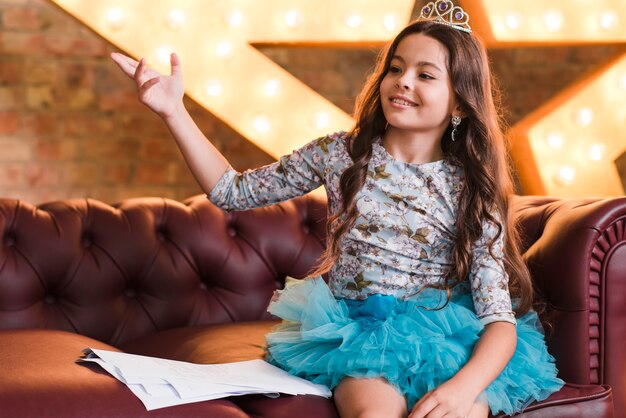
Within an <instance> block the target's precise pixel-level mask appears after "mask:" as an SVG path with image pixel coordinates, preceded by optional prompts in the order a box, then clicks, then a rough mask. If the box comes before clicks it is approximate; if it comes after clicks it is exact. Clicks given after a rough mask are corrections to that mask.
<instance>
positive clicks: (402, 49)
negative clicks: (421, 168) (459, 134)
mask: <svg viewBox="0 0 626 418" xmlns="http://www.w3.org/2000/svg"><path fill="white" fill-rule="evenodd" d="M447 64H448V51H447V49H446V47H445V46H443V44H441V43H440V42H439V41H437V40H435V39H434V38H431V37H429V36H426V35H423V34H421V33H416V34H411V35H408V36H406V37H405V38H404V39H402V40H401V41H400V43H399V44H398V47H397V49H396V51H395V54H394V55H393V57H392V59H391V65H390V67H389V71H388V72H387V74H386V75H385V76H384V78H383V80H382V82H381V84H380V100H381V104H382V109H383V113H384V115H385V118H386V119H387V122H388V123H389V126H388V128H387V129H388V130H401V131H405V132H406V133H416V134H422V135H423V134H427V135H429V136H430V135H433V136H435V138H437V139H439V138H441V136H442V135H443V133H444V131H445V130H446V128H447V127H448V125H449V124H450V116H451V115H452V114H453V112H454V111H455V109H456V107H457V104H456V98H455V95H454V92H453V90H452V83H451V81H450V75H449V74H448V65H447ZM458 113H459V112H456V113H455V114H458Z"/></svg>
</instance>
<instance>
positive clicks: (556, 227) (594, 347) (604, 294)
mask: <svg viewBox="0 0 626 418" xmlns="http://www.w3.org/2000/svg"><path fill="white" fill-rule="evenodd" d="M511 209H512V210H513V216H515V218H516V219H517V220H518V221H519V223H520V227H521V232H522V234H521V235H522V251H523V252H524V257H525V260H526V261H527V263H528V266H529V268H530V271H531V274H532V276H533V280H534V282H535V286H536V290H537V293H538V296H539V300H543V301H544V302H545V307H546V314H547V315H546V317H547V318H548V320H549V321H550V324H551V326H550V327H549V328H548V329H547V330H546V334H547V339H548V347H549V350H550V352H551V353H552V354H553V355H554V356H555V357H556V359H557V366H558V368H559V371H560V375H561V377H562V378H563V379H565V380H566V381H568V382H572V383H579V384H609V385H611V386H612V387H613V389H614V390H615V393H616V406H619V405H620V403H621V401H622V400H621V399H620V398H623V394H624V393H625V391H626V382H625V380H626V359H625V358H624V356H623V355H622V354H621V353H622V350H623V345H624V342H626V304H625V303H624V295H626V198H623V197H620V198H612V199H601V198H590V199H556V198H550V197H539V196H516V197H515V198H513V200H512V204H511Z"/></svg>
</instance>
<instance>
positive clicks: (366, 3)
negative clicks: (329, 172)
mask: <svg viewBox="0 0 626 418" xmlns="http://www.w3.org/2000/svg"><path fill="white" fill-rule="evenodd" d="M52 1H53V2H54V3H56V4H58V5H59V6H61V7H62V8H64V9H65V10H67V11H68V12H69V13H71V14H72V15H74V16H75V17H77V18H78V19H79V20H81V21H83V22H84V23H85V24H86V25H88V26H90V27H91V28H92V29H94V30H95V31H96V32H98V33H99V34H100V35H101V36H103V37H104V38H106V39H107V40H109V41H110V42H111V43H113V44H115V45H117V46H118V47H119V48H121V49H123V50H125V51H127V52H128V53H129V54H131V55H133V56H135V57H146V58H147V59H148V62H149V63H150V64H151V65H153V66H154V67H155V68H157V69H158V70H159V71H162V72H167V71H169V53H170V52H172V51H176V52H177V53H178V54H179V56H180V57H181V59H182V61H183V65H184V68H185V84H186V93H187V94H188V95H189V96H190V97H191V98H193V99H194V100H195V101H197V102H198V103H200V104H201V105H202V106H204V107H205V108H206V109H207V110H209V111H210V112H211V113H213V114H214V115H216V116H217V117H218V118H220V119H222V120H223V121H224V122H226V123H227V124H229V125H230V126H231V127H233V128H234V129H235V130H237V131H238V132H239V133H240V134H241V135H243V136H244V137H246V138H248V139H249V140H250V141H252V142H253V143H255V144H256V145H257V146H258V147H260V148H261V149H263V150H264V151H266V152H267V153H268V154H270V155H272V156H274V157H279V156H281V155H283V154H286V153H289V152H291V151H292V150H293V149H295V148H297V147H299V146H301V145H302V144H304V143H305V142H306V141H308V140H310V139H311V138H315V137H317V136H320V135H323V134H325V133H328V132H332V131H336V130H341V129H349V128H350V127H351V126H352V124H353V121H352V119H351V118H350V116H349V115H347V114H346V113H345V112H343V111H342V110H341V109H339V108H337V107H336V106H334V105H333V104H331V103H330V102H328V101H327V100H326V99H324V98H323V97H321V96H320V95H319V94H317V93H316V92H315V91H313V90H312V89H310V88H309V87H307V86H306V85H304V84H303V83H302V82H300V81H299V80H298V79H296V78H295V77H293V76H292V75H291V74H289V73H288V72H287V71H285V70H284V69H282V68H281V67H280V66H278V65H277V64H276V63H274V62H273V61H271V60H270V59H269V58H267V57H266V56H265V55H263V54H262V53H260V52H259V51H258V50H257V49H255V48H254V46H253V45H254V44H320V45H329V44H331V45H354V46H363V45H366V44H367V45H374V44H375V45H378V44H381V43H383V42H386V41H387V40H389V39H390V38H391V37H392V36H393V35H394V34H395V33H396V32H397V31H398V30H399V29H400V28H401V27H402V26H404V25H405V24H406V23H407V22H408V21H409V19H410V16H411V12H412V10H413V6H414V0H386V1H380V0H316V1H313V0H265V1H251V0H185V1H174V0H125V1H123V0H90V1H86V0H52ZM591 3H593V7H591V8H590V4H591ZM461 4H462V6H463V7H464V8H465V10H466V11H467V12H468V13H469V14H470V16H471V22H470V23H471V25H472V27H473V29H474V30H475V31H476V32H477V33H479V34H480V35H481V36H482V37H483V38H484V39H485V41H486V43H487V45H488V46H489V47H503V46H516V45H559V44H572V43H624V42H626V0H597V1H596V0H594V1H593V2H590V1H589V0H552V1H551V2H549V4H547V3H546V2H545V1H543V0H525V1H524V2H520V1H519V0H476V1H474V0H465V1H461ZM530 87H531V86H529V88H530ZM625 97H626V55H625V56H622V57H616V58H615V59H614V60H613V61H612V62H611V63H609V64H607V65H606V66H604V67H602V68H601V69H599V70H598V71H596V72H595V73H594V74H591V75H590V76H588V77H586V78H585V79H584V80H581V81H580V82H579V83H576V84H575V85H574V86H571V87H570V88H568V89H566V90H565V91H564V92H563V93H562V94H560V95H559V96H558V97H556V98H555V99H554V100H552V101H550V102H549V103H546V104H545V105H544V106H542V107H541V108H540V109H537V111H535V112H533V113H532V114H531V115H529V116H528V117H527V118H525V119H524V120H523V121H521V122H520V123H519V124H517V125H516V126H515V127H514V128H513V129H512V139H513V152H514V158H515V159H516V161H518V170H519V172H520V180H521V182H522V186H523V188H524V192H525V193H537V194H551V195H556V196H584V195H590V194H593V195H602V196H610V195H621V194H623V193H624V189H623V186H622V184H621V180H620V179H619V175H618V173H617V170H616V169H615V165H614V164H613V159H615V158H616V157H617V156H619V155H620V154H621V153H623V152H624V151H625V150H626V137H625V136H624V134H623V132H625V131H626V129H625V128H626V99H625ZM598 176H601V177H602V182H595V181H590V179H593V178H597V177H598Z"/></svg>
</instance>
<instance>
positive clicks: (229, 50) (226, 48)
mask: <svg viewBox="0 0 626 418" xmlns="http://www.w3.org/2000/svg"><path fill="white" fill-rule="evenodd" d="M215 53H216V54H217V56H218V57H219V58H221V59H227V58H230V56H231V55H232V54H233V44H231V43H230V42H228V41H222V42H220V43H219V44H217V48H216V50H215Z"/></svg>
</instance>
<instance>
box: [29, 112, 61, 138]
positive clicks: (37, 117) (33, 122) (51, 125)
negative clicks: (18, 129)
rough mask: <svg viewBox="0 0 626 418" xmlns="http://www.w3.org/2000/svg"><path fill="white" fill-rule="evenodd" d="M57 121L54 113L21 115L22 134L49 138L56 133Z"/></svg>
mask: <svg viewBox="0 0 626 418" xmlns="http://www.w3.org/2000/svg"><path fill="white" fill-rule="evenodd" d="M59 123H60V121H59V119H58V115H57V114H55V113H48V112H35V113H23V114H22V132H23V133H25V134H26V133H31V134H33V135H37V136H49V135H53V134H55V133H57V132H58V130H59Z"/></svg>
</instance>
